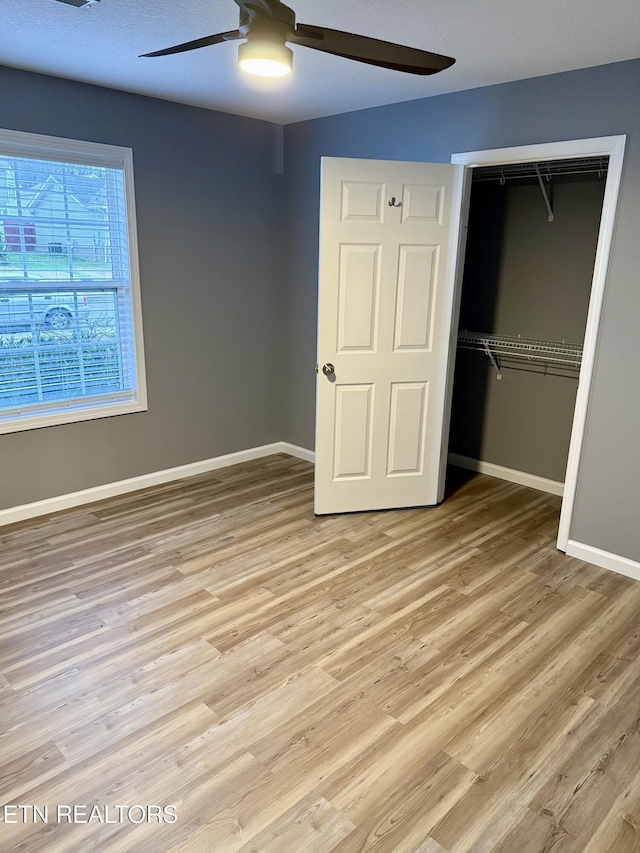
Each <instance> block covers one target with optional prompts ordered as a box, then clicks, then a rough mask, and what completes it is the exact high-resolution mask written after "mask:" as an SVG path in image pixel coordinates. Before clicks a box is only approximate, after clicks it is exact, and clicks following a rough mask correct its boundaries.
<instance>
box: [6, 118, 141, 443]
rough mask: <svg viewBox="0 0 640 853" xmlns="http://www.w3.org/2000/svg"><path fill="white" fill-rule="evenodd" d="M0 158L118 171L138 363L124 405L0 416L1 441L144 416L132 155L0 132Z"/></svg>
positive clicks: (83, 403) (74, 404)
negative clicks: (3, 437)
mask: <svg viewBox="0 0 640 853" xmlns="http://www.w3.org/2000/svg"><path fill="white" fill-rule="evenodd" d="M0 154H2V155H8V156H14V157H23V158H32V159H35V160H50V161H52V162H58V163H59V162H63V163H65V162H66V163H69V164H72V165H82V166H102V167H105V168H111V169H121V170H122V173H123V182H124V195H125V198H124V205H125V210H126V219H127V222H126V226H127V241H128V260H129V294H130V301H131V321H132V322H131V327H132V332H133V353H134V356H135V362H136V369H135V378H136V383H135V384H136V387H135V391H134V394H133V395H129V394H127V396H126V399H124V400H123V399H122V393H123V392H114V393H113V394H106V395H105V394H103V395H99V396H98V395H96V397H95V398H94V399H91V398H84V399H83V398H81V397H80V398H75V399H71V400H58V401H55V402H52V403H51V405H50V407H48V409H47V410H43V409H42V407H39V409H38V411H33V412H32V413H28V412H27V411H25V410H27V409H28V408H29V407H28V406H24V407H23V409H22V410H17V411H16V412H15V414H12V413H11V412H10V411H0V435H3V434H7V433H12V432H22V431H25V430H32V429H39V428H41V427H48V426H57V425H61V424H69V423H76V422H79V421H87V420H93V419H98V418H106V417H113V416H116V415H126V414H130V413H133V412H145V411H147V410H148V404H147V383H146V370H145V360H144V340H143V332H142V302H141V297H140V269H139V262H138V235H137V226H136V203H135V188H134V174H133V150H132V149H131V148H124V147H121V146H118V145H107V144H104V143H99V142H86V141H82V140H76V139H67V138H63V137H57V136H45V135H42V134H37V133H25V132H22V131H15V130H4V129H0Z"/></svg>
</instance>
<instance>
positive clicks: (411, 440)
mask: <svg viewBox="0 0 640 853" xmlns="http://www.w3.org/2000/svg"><path fill="white" fill-rule="evenodd" d="M428 388H429V383H428V382H392V383H391V415H390V424H389V461H388V465H387V475H388V476H389V477H399V476H403V477H406V476H413V477H415V476H420V475H421V474H422V473H423V470H424V439H425V434H426V430H425V426H426V424H425V420H426V415H427V405H426V403H427V393H428Z"/></svg>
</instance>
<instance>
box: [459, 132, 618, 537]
mask: <svg viewBox="0 0 640 853" xmlns="http://www.w3.org/2000/svg"><path fill="white" fill-rule="evenodd" d="M625 142H626V136H601V137H598V138H594V139H572V140H567V141H565V142H547V143H541V144H539V145H521V146H518V147H515V148H495V149H492V150H487V151H467V152H464V153H460V154H454V155H453V156H452V157H451V162H452V163H458V164H462V165H464V166H467V167H468V168H469V169H472V168H473V167H474V166H500V165H507V164H509V163H530V162H534V161H536V160H537V161H541V160H569V159H572V158H574V157H599V156H608V157H609V168H608V170H607V180H606V185H605V192H604V200H603V204H602V217H601V220H600V232H599V235H598V246H597V249H596V258H595V265H594V269H593V280H592V284H591V296H590V298H589V312H588V314H587V327H586V331H585V338H584V347H583V351H582V366H581V368H580V379H579V384H578V393H577V396H576V407H575V411H574V416H573V426H572V429H571V442H570V444H569V458H568V460H567V473H566V478H565V484H564V496H563V499H562V509H561V512H560V525H559V528H558V541H557V547H558V549H559V550H560V551H566V550H567V543H568V541H569V532H570V528H571V520H572V518H573V509H574V505H575V497H576V486H577V483H578V474H579V469H580V459H581V456H582V445H583V441H584V433H585V427H586V422H587V410H588V407H589V398H590V396H591V383H592V380H593V370H594V365H595V357H596V347H597V343H598V333H599V329H600V318H601V315H602V305H603V302H604V292H605V285H606V281H607V270H608V266H609V255H610V253H611V243H612V240H613V229H614V224H615V216H616V208H617V204H618V192H619V189H620V180H621V176H622V164H623V160H624V148H625ZM458 286H460V283H459V285H458ZM457 296H458V299H459V296H460V294H458V295H457ZM452 362H453V360H452ZM450 371H451V373H450V376H451V381H452V380H453V373H452V371H453V363H452V364H451V365H450ZM445 440H446V438H445Z"/></svg>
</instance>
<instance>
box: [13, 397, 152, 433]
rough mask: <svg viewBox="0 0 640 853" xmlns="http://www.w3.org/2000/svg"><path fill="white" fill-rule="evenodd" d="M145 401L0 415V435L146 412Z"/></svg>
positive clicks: (127, 401)
mask: <svg viewBox="0 0 640 853" xmlns="http://www.w3.org/2000/svg"><path fill="white" fill-rule="evenodd" d="M147 409H148V406H147V403H146V401H142V400H125V401H119V402H115V403H106V404H105V403H98V404H94V405H86V404H85V405H81V404H79V405H78V406H69V407H65V408H60V409H56V410H55V411H50V412H39V413H38V414H33V415H26V416H25V415H24V414H19V415H15V417H11V416H4V417H0V435H5V434H7V433H11V432H24V431H26V430H32V429H41V428H42V427H50V426H60V425H62V424H72V423H78V422H80V421H90V420H97V419H98V418H109V417H114V416H115V415H128V414H133V413H134V412H146V411H147Z"/></svg>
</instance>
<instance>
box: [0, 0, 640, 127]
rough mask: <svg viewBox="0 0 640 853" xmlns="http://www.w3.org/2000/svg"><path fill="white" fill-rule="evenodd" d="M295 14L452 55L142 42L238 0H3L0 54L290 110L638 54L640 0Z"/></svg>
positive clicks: (163, 38) (401, 96)
mask: <svg viewBox="0 0 640 853" xmlns="http://www.w3.org/2000/svg"><path fill="white" fill-rule="evenodd" d="M289 5H291V6H292V7H293V8H294V9H295V11H296V14H297V18H298V21H299V22H301V23H306V24H318V25H320V26H326V27H331V28H332V29H341V30H347V31H350V32H356V33H360V34H362V35H368V36H372V37H374V38H380V39H385V40H387V41H396V42H399V43H402V44H407V45H411V46H413V47H418V48H423V49H425V50H431V51H434V52H437V53H444V54H447V55H449V56H454V57H456V59H457V62H456V64H455V65H454V66H453V67H452V68H449V69H447V70H446V71H442V72H441V73H439V74H436V75H434V76H432V77H422V78H420V77H414V76H412V75H409V74H401V73H399V72H396V71H387V70H385V69H381V68H375V67H373V66H368V65H363V64H361V63H358V62H352V61H349V60H346V59H341V58H339V57H334V56H328V55H326V54H321V53H319V52H318V51H314V50H309V49H307V48H302V47H294V48H293V50H294V57H295V58H294V73H293V75H291V77H289V78H287V79H285V80H279V81H258V80H256V79H254V78H251V77H249V76H248V75H246V74H245V73H244V72H242V71H240V69H239V68H238V65H237V50H238V42H235V43H227V44H220V45H216V46H214V47H208V48H204V49H202V50H198V51H193V52H191V53H183V54H178V55H175V56H169V57H163V58H158V59H139V58H138V54H140V53H145V52H149V51H152V50H157V49H159V48H163V47H168V46H169V45H173V44H176V43H179V42H183V41H187V40H190V39H194V38H200V37H201V36H204V35H209V34H211V33H216V32H220V31H224V30H230V29H235V28H236V27H237V25H238V8H237V6H236V5H235V3H234V2H233V0H101V2H100V4H99V5H96V6H91V7H87V8H84V9H75V8H73V7H71V6H66V5H63V4H61V3H57V2H55V0H2V4H1V6H2V26H1V27H0V64H4V65H11V66H15V67H17V68H25V69H28V70H32V71H40V72H43V73H45V74H53V75H56V76H60V77H68V78H71V79H74V80H84V81H87V82H90V83H97V84H100V85H103V86H109V87H112V88H116V89H124V90H127V91H131V92H140V93H142V94H145V95H152V96H155V97H160V98H166V99H168V100H172V101H179V102H182V103H186V104H195V105H197V106H201V107H208V108H211V109H217V110H223V111H225V112H232V113H238V114H240V115H247V116H254V117H256V118H263V119H268V120H270V121H274V122H278V123H281V124H287V123H289V122H293V121H299V120H302V119H308V118H315V117H318V116H323V115H331V114H334V113H341V112H347V111H350V110H356V109H363V108H365V107H372V106H377V105H380V104H387V103H393V102H396V101H407V100H412V99H414V98H422V97H428V96H430V95H437V94H442V93H445V92H453V91H459V90H462V89H471V88H475V87H477V86H486V85H490V84H492V83H502V82H505V81H508V80H520V79H523V78H526V77H536V76H539V75H543V74H551V73H554V72H557V71H567V70H570V69H574V68H585V67H588V66H592V65H601V64H605V63H609V62H616V61H619V60H624V59H632V58H635V57H638V56H640V2H638V0H604V2H603V0H526V2H525V0H480V2H478V0H350V2H344V0H292V2H289Z"/></svg>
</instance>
